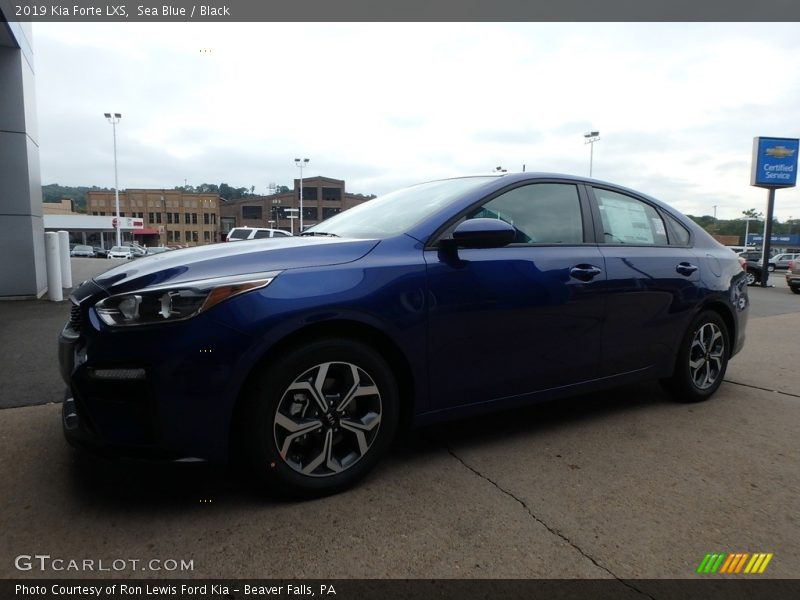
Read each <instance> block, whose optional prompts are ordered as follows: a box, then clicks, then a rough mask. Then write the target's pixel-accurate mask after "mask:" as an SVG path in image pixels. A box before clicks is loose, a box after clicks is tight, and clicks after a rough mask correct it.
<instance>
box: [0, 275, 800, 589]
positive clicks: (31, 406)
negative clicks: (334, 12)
mask: <svg viewBox="0 0 800 600" xmlns="http://www.w3.org/2000/svg"><path fill="white" fill-rule="evenodd" d="M76 260H78V259H76ZM84 260H86V261H91V259H84ZM97 264H98V263H97V262H95V263H94V265H95V266H92V263H90V262H88V263H84V264H82V265H81V266H80V267H79V268H90V267H91V268H99V267H97ZM87 265H88V266H87ZM75 280H76V281H80V278H79V277H78V276H75ZM771 282H773V283H775V284H776V286H775V287H773V288H766V289H761V288H751V290H750V297H751V303H752V311H751V321H750V323H749V326H748V340H747V344H746V346H745V349H744V350H743V351H742V353H740V355H738V356H737V357H736V358H735V359H734V360H733V361H732V362H731V364H730V367H729V370H728V374H727V377H726V383H724V384H723V386H722V387H721V388H720V390H719V392H718V393H717V395H716V396H715V397H714V398H713V399H712V400H710V401H708V402H705V403H702V404H695V405H683V404H676V403H674V402H672V401H671V400H670V399H669V398H668V397H667V396H666V395H665V394H664V393H663V392H662V391H661V389H660V387H659V386H658V385H657V384H647V385H637V386H631V387H627V388H623V389H619V390H614V391H611V392H606V393H602V394H593V395H590V396H583V397H580V398H575V399H571V400H562V401H559V402H557V403H553V404H546V405H538V406H534V407H530V408H526V409H523V410H516V411H513V412H506V413H502V414H497V415H493V416H490V417H483V418H480V419H473V420H467V421H461V422H457V423H450V424H447V425H442V426H437V427H435V428H428V429H425V430H421V431H417V432H415V433H414V434H413V435H412V436H411V437H410V438H409V439H405V440H403V441H401V442H399V443H398V444H397V445H396V447H395V448H394V450H393V451H392V453H391V455H390V456H389V457H388V459H387V460H384V461H383V463H382V464H381V465H379V467H378V468H377V469H376V470H375V471H374V473H373V474H372V475H371V476H370V477H369V478H368V479H367V480H366V481H364V482H363V483H362V484H361V485H359V486H358V487H356V488H355V489H353V490H351V491H349V492H346V493H344V494H340V495H338V496H335V497H331V498H326V499H322V500H315V501H308V502H300V503H294V502H285V501H279V500H276V499H274V498H270V497H265V496H264V495H263V494H262V493H260V492H259V490H257V489H256V488H254V487H253V486H251V485H250V483H249V482H248V481H247V480H246V479H244V478H242V477H241V476H239V475H237V474H235V473H230V472H228V471H227V470H225V469H221V468H212V467H209V466H206V465H202V464H184V465H143V464H131V463H125V464H122V465H120V464H115V463H112V462H109V461H104V460H100V459H88V458H84V457H80V456H78V455H76V454H75V453H74V452H72V451H71V450H70V449H69V448H68V447H67V445H66V443H65V442H64V440H63V438H62V435H61V431H60V423H59V414H60V406H59V404H58V401H59V400H60V398H61V393H62V387H61V384H60V382H59V379H58V374H57V363H56V360H55V337H56V334H57V332H58V329H59V328H60V326H61V325H62V324H63V322H64V321H65V320H66V315H67V313H68V306H67V305H66V303H61V304H52V303H47V302H44V301H26V302H7V303H2V304H0V340H2V343H3V347H4V352H3V355H4V357H5V358H6V360H4V361H2V365H0V389H2V390H3V392H2V396H3V397H2V399H1V400H0V406H2V407H4V409H3V410H0V456H2V461H0V481H2V482H3V494H2V496H0V528H1V529H2V531H3V534H4V535H3V542H2V544H0V577H1V578H10V577H41V576H43V575H44V576H49V577H80V576H85V575H86V573H74V572H72V573H70V572H46V573H41V572H37V571H18V570H17V569H16V568H15V566H14V561H15V557H17V556H18V555H21V554H36V553H39V554H49V555H51V556H52V557H61V558H64V559H84V558H89V559H95V560H98V559H106V560H113V559H116V558H125V559H141V560H150V559H161V560H162V561H163V560H166V559H175V560H178V561H180V560H184V561H189V560H191V561H192V562H193V570H191V571H188V572H171V573H169V575H171V576H180V577H225V578H228V577H231V578H233V577H236V578H257V577H266V578H298V577H318V578H349V577H366V578H602V579H605V578H617V579H643V578H656V579H657V578H687V577H694V576H695V570H696V568H697V566H698V565H699V563H700V561H701V560H702V559H703V557H704V556H705V554H706V553H709V552H720V551H721V552H750V553H753V552H769V553H773V554H774V558H773V559H772V561H771V563H770V564H769V568H768V569H767V570H766V572H765V573H764V574H763V575H762V577H771V578H779V577H780V578H794V577H798V574H799V573H800V570H798V566H800V482H799V477H798V476H799V474H800V470H799V469H798V456H800V435H798V431H800V363H798V358H800V354H799V353H798V339H800V296H797V295H794V294H791V293H790V292H789V290H787V289H786V287H785V284H783V283H782V275H780V274H773V275H772V276H771ZM90 575H92V576H112V575H113V576H116V577H162V576H164V575H165V573H164V572H163V571H144V572H142V571H139V570H134V569H128V570H122V571H120V572H113V573H94V574H90Z"/></svg>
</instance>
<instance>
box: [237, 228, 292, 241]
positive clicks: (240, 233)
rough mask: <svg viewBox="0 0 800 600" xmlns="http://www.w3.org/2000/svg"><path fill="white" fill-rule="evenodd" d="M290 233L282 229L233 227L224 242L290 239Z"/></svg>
mask: <svg viewBox="0 0 800 600" xmlns="http://www.w3.org/2000/svg"><path fill="white" fill-rule="evenodd" d="M291 235H292V234H291V233H289V232H288V231H284V230H283V229H265V228H263V227H234V228H233V229H231V230H230V231H229V232H228V235H227V237H226V238H225V241H226V242H240V241H242V240H261V239H264V238H276V237H291Z"/></svg>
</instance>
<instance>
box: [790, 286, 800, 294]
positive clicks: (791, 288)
mask: <svg viewBox="0 0 800 600" xmlns="http://www.w3.org/2000/svg"><path fill="white" fill-rule="evenodd" d="M789 289H790V290H792V292H794V293H795V294H800V287H795V286H789Z"/></svg>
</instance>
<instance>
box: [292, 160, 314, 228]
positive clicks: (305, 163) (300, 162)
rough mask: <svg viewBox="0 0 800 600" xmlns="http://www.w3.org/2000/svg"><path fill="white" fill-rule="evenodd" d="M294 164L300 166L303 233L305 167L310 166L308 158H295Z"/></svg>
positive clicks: (301, 224) (301, 223)
mask: <svg viewBox="0 0 800 600" xmlns="http://www.w3.org/2000/svg"><path fill="white" fill-rule="evenodd" d="M294 164H296V165H297V166H298V167H299V168H300V233H303V168H304V167H307V166H308V159H307V158H303V159H299V158H295V159H294ZM318 210H319V209H318Z"/></svg>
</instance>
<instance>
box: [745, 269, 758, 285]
mask: <svg viewBox="0 0 800 600" xmlns="http://www.w3.org/2000/svg"><path fill="white" fill-rule="evenodd" d="M756 279H757V278H756V274H755V272H753V271H747V279H746V281H747V285H753V284H755V282H756Z"/></svg>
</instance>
